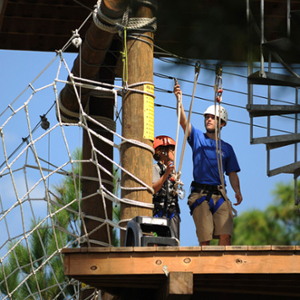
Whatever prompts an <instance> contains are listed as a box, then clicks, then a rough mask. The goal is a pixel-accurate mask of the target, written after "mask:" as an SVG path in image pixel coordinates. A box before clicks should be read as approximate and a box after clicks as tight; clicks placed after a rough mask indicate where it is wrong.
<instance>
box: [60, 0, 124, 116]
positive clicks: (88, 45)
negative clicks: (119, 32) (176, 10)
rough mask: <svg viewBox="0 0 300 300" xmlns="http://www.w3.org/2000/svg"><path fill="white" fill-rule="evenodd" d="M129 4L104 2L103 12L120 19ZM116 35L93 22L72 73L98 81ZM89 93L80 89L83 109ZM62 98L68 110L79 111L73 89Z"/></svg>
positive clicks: (113, 0)
mask: <svg viewBox="0 0 300 300" xmlns="http://www.w3.org/2000/svg"><path fill="white" fill-rule="evenodd" d="M95 2H96V0H95ZM128 3H129V0H102V2H101V11H102V13H103V14H104V15H105V16H107V17H109V18H111V19H118V18H121V17H122V15H123V13H124V12H125V10H126V8H127V6H128ZM101 21H102V20H101ZM102 23H104V24H105V22H104V21H102ZM114 35H115V34H114V33H111V32H108V31H105V30H102V29H100V28H98V27H97V26H96V24H95V23H94V22H92V24H91V26H90V27H89V29H88V30H87V33H86V36H85V40H84V42H83V44H82V50H81V57H80V56H79V55H78V56H77V58H76V59H75V61H74V65H73V68H72V71H71V73H73V75H74V76H77V77H79V76H80V77H82V78H86V79H91V80H97V76H98V73H99V69H100V67H101V64H102V62H103V60H104V59H105V56H106V53H107V51H108V49H109V48H110V45H111V43H112V40H113V38H114ZM68 81H70V78H68ZM78 90H79V89H78ZM89 92H90V90H88V89H85V88H81V89H80V100H81V104H82V106H83V107H85V105H86V103H87V101H88V97H89ZM60 98H61V102H62V104H63V106H64V107H65V108H66V109H68V110H69V111H71V112H78V111H79V105H78V101H77V98H76V95H75V93H74V91H73V87H71V86H70V85H66V86H65V87H64V88H63V89H62V91H61V93H60ZM61 113H62V114H63V115H64V114H65V113H64V112H63V111H61ZM67 117H69V116H67ZM75 121H76V122H77V121H78V118H77V119H76V120H74V122H75Z"/></svg>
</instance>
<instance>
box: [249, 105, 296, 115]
mask: <svg viewBox="0 0 300 300" xmlns="http://www.w3.org/2000/svg"><path fill="white" fill-rule="evenodd" d="M246 108H247V110H248V112H249V114H250V116H251V117H266V116H279V115H287V114H298V113H300V105H260V104H247V106H246Z"/></svg>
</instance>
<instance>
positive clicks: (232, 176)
mask: <svg viewBox="0 0 300 300" xmlns="http://www.w3.org/2000/svg"><path fill="white" fill-rule="evenodd" d="M228 176H229V181H230V184H231V187H232V189H233V190H234V191H235V198H236V201H237V203H234V205H239V204H241V202H242V201H243V196H242V194H241V188H240V180H239V176H238V174H237V173H236V172H231V173H229V174H228Z"/></svg>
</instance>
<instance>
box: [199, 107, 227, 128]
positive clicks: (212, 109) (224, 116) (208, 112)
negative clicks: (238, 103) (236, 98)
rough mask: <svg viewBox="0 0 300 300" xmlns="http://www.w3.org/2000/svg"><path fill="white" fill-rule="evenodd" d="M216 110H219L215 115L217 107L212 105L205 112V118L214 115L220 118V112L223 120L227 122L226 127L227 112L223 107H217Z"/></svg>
mask: <svg viewBox="0 0 300 300" xmlns="http://www.w3.org/2000/svg"><path fill="white" fill-rule="evenodd" d="M216 110H217V113H215V105H211V106H209V107H208V108H207V109H206V111H205V112H204V116H205V115H213V116H215V115H217V117H219V112H220V117H221V120H223V121H224V122H225V125H226V124H227V120H228V113H227V110H226V109H225V108H224V107H223V106H221V105H220V106H219V105H216Z"/></svg>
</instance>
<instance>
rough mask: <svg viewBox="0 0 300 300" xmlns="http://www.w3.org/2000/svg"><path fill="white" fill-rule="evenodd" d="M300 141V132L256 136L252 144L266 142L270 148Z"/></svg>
mask: <svg viewBox="0 0 300 300" xmlns="http://www.w3.org/2000/svg"><path fill="white" fill-rule="evenodd" d="M295 143H300V133H293V134H283V135H274V136H268V137H261V138H254V139H252V140H251V144H265V145H266V146H267V149H268V150H271V149H275V148H280V147H284V146H288V145H291V144H295Z"/></svg>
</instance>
